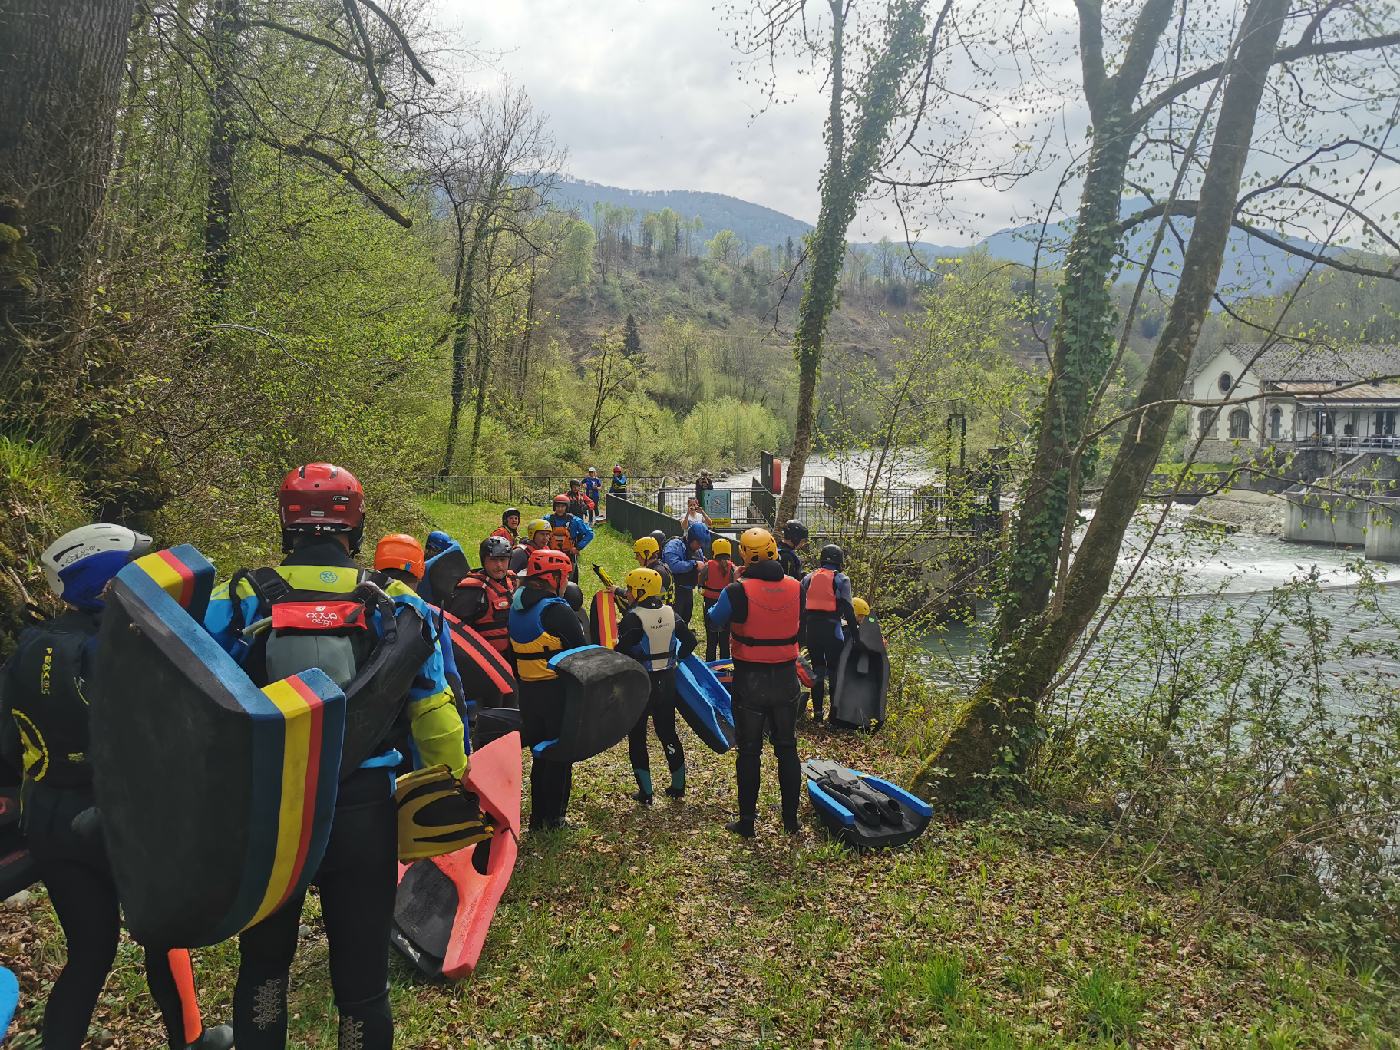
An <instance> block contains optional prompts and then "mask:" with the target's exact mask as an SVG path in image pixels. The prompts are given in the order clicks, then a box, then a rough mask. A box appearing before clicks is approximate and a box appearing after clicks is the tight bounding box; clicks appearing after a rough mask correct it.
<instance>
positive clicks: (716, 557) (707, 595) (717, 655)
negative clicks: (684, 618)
mask: <svg viewBox="0 0 1400 1050" xmlns="http://www.w3.org/2000/svg"><path fill="white" fill-rule="evenodd" d="M738 578H739V574H738V571H737V569H736V567H735V565H734V557H733V551H732V548H731V547H730V543H729V541H728V540H727V539H725V538H724V537H723V536H717V537H715V539H714V542H713V543H711V544H710V560H709V561H707V562H705V564H704V566H703V567H702V568H701V569H700V594H701V596H702V598H703V599H704V602H705V659H706V660H715V659H721V658H722V659H725V660H728V659H729V628H727V627H720V626H716V625H715V624H712V623H711V622H710V619H709V613H710V609H711V608H713V606H714V604H715V602H717V601H719V596H720V595H721V594H723V593H724V589H725V588H726V587H728V586H729V585H730V584H731V583H733V582H734V581H735V580H737V579H738Z"/></svg>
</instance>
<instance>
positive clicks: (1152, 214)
mask: <svg viewBox="0 0 1400 1050" xmlns="http://www.w3.org/2000/svg"><path fill="white" fill-rule="evenodd" d="M1321 196H1326V195H1325V194H1321ZM1329 199H1331V198H1329ZM1337 203H1338V204H1342V206H1343V207H1345V208H1346V210H1347V211H1349V212H1353V213H1356V209H1355V208H1354V207H1350V206H1348V205H1345V204H1344V203H1343V202H1341V201H1338V202H1337ZM1198 205H1199V202H1198V201H1171V202H1163V203H1161V204H1154V205H1152V206H1151V207H1148V208H1143V209H1142V210H1141V211H1139V212H1135V213H1134V214H1132V215H1129V216H1128V217H1127V218H1126V219H1124V220H1123V221H1122V222H1121V223H1119V224H1118V231H1119V235H1120V236H1122V235H1123V234H1125V233H1127V232H1128V231H1129V230H1131V229H1132V228H1133V227H1135V226H1140V225H1141V224H1142V223H1144V222H1149V221H1150V220H1152V219H1158V218H1161V217H1162V216H1164V215H1182V216H1186V217H1187V218H1194V217H1195V215H1196V209H1197V207H1198ZM1358 214H1359V213H1358ZM1363 218H1366V221H1367V222H1370V219H1369V218H1367V217H1365V216H1363ZM1230 225H1232V226H1234V227H1235V228H1236V229H1238V230H1243V231H1244V232H1245V233H1247V234H1249V236H1251V237H1253V238H1255V239H1257V240H1261V241H1263V242H1264V243H1265V244H1269V245H1272V246H1273V247H1275V248H1277V249H1279V250H1280V251H1284V252H1287V253H1288V254H1289V255H1295V256H1297V257H1298V258H1299V259H1307V260H1308V261H1309V262H1315V263H1318V264H1320V265H1322V266H1329V267H1331V268H1332V269H1334V270H1341V271H1343V272H1344V273H1354V274H1357V275H1358V276H1360V277H1378V278H1380V279H1382V280H1389V281H1394V280H1400V275H1398V274H1397V271H1400V262H1397V263H1396V264H1395V265H1394V266H1392V267H1391V268H1390V269H1389V270H1373V269H1371V268H1370V267H1369V266H1361V265H1360V264H1358V263H1349V262H1347V261H1346V260H1344V259H1339V258H1337V257H1335V256H1330V255H1321V254H1319V253H1317V252H1314V251H1310V250H1308V249H1307V248H1303V247H1301V246H1300V245H1296V244H1291V243H1289V242H1288V241H1286V240H1284V239H1283V238H1282V237H1279V236H1277V235H1276V234H1272V233H1268V232H1267V231H1265V230H1261V229H1260V228H1259V227H1258V226H1254V225H1252V224H1250V223H1248V222H1245V221H1244V220H1243V219H1241V218H1240V217H1239V216H1238V215H1235V216H1234V217H1232V218H1231V220H1230ZM1388 239H1389V238H1387V240H1388Z"/></svg>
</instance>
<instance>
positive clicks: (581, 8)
mask: <svg viewBox="0 0 1400 1050" xmlns="http://www.w3.org/2000/svg"><path fill="white" fill-rule="evenodd" d="M435 2H436V4H437V11H438V14H437V19H438V21H439V22H440V24H441V26H442V27H443V28H444V29H447V30H449V31H450V32H451V33H452V34H453V35H454V36H455V37H456V38H457V39H458V40H460V41H463V42H469V43H474V44H475V45H477V46H479V47H480V48H481V49H482V50H484V51H492V52H497V53H498V57H495V58H494V59H492V67H491V68H485V69H477V70H474V71H470V72H467V73H466V74H465V78H466V80H467V82H468V83H471V84H476V85H483V86H484V85H486V84H489V83H491V82H492V81H493V80H496V79H497V78H499V77H501V76H507V77H509V78H510V79H511V80H512V81H514V82H515V83H517V84H520V85H521V86H523V87H524V88H525V89H526V90H527V91H528V92H529V94H530V96H531V98H532V99H533V101H534V103H535V105H536V107H537V108H538V109H539V110H540V111H541V112H542V113H544V114H545V115H547V116H548V117H549V119H550V123H551V126H552V129H553V132H554V135H555V136H556V138H557V140H558V141H559V142H560V143H561V144H562V145H564V146H565V147H567V149H568V153H569V158H568V163H567V166H566V170H567V171H568V173H569V174H571V175H573V176H575V177H578V178H582V179H589V180H592V181H594V182H601V183H605V184H607V185H612V186H623V187H627V188H629V189H642V190H709V191H712V192H716V193H728V194H731V195H733V196H735V197H741V198H743V199H744V200H749V201H754V202H755V203H758V204H763V205H767V206H768V207H770V208H776V209H777V210H778V211H781V212H785V213H787V214H789V215H793V216H796V217H797V218H800V219H804V220H806V221H807V222H814V221H815V220H816V216H817V180H818V177H819V175H820V171H821V163H822V151H823V144H822V124H823V120H824V116H825V114H824V101H823V98H822V96H821V93H820V89H819V86H818V85H817V84H816V83H815V82H813V81H812V79H811V78H801V77H788V78H785V80H784V82H783V86H784V87H785V88H786V89H787V94H788V96H789V98H790V101H789V102H787V104H785V105H782V106H780V107H778V108H775V109H772V110H770V111H768V112H764V113H759V114H757V115H755V110H756V108H757V107H758V105H759V103H760V102H761V98H760V93H759V91H758V89H757V87H755V86H754V85H753V84H751V83H748V82H745V81H743V80H741V79H740V75H739V71H738V70H737V69H736V67H735V59H736V52H735V50H734V47H733V45H732V41H731V38H730V37H729V36H727V35H726V34H725V31H724V27H723V26H722V25H721V22H720V17H719V15H718V14H717V13H716V12H715V11H713V10H712V9H711V4H710V2H709V0H494V2H487V3H483V2H481V0H435ZM1057 176H1058V172H1056V173H1055V174H1054V175H1053V176H1052V175H1050V174H1049V173H1047V174H1046V176H1045V180H1044V181H1046V182H1048V184H1049V185H1050V186H1053V184H1054V181H1055V178H1056V177H1057ZM1034 192H1035V191H1034V188H1032V187H1030V186H1027V187H1026V188H1025V189H1024V190H1023V191H1022V192H1020V193H1018V194H1015V195H1011V194H1003V193H999V192H996V191H993V190H980V189H977V188H974V190H972V191H970V192H969V196H972V195H974V194H975V195H976V196H977V198H978V199H977V201H976V203H975V207H974V206H973V205H972V204H971V203H969V207H968V209H966V210H967V211H968V212H972V211H975V212H977V213H978V214H979V217H978V218H977V219H975V220H974V223H973V225H974V226H975V227H977V228H980V232H981V233H983V234H987V233H992V232H994V231H995V230H997V229H999V228H1001V227H1003V226H1006V225H1008V224H1010V223H1012V222H1013V221H1017V220H1020V219H1023V218H1024V217H1025V215H1026V212H1027V208H1028V207H1029V201H1030V199H1031V198H1032V197H1033V196H1034ZM1047 195H1048V194H1047ZM885 212H886V209H876V208H868V209H866V213H865V214H863V215H862V217H861V218H860V220H858V222H857V224H856V227H857V228H853V230H852V239H853V240H865V239H875V238H878V237H879V236H880V235H881V234H888V235H889V236H891V237H892V238H896V239H897V238H900V237H902V236H903V227H902V225H901V223H900V221H899V219H898V217H897V216H896V215H894V214H886V213H885ZM923 239H925V240H929V241H935V242H938V243H947V244H955V243H971V242H972V241H974V240H976V237H972V236H969V234H968V233H967V232H966V230H965V229H963V230H960V229H956V228H954V226H953V225H952V224H950V223H948V222H947V221H946V220H941V221H939V222H936V223H934V224H932V225H930V226H929V227H928V228H926V229H925V230H924V236H923Z"/></svg>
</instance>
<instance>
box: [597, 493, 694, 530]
mask: <svg viewBox="0 0 1400 1050" xmlns="http://www.w3.org/2000/svg"><path fill="white" fill-rule="evenodd" d="M608 524H609V525H610V526H611V527H612V528H614V529H616V530H617V531H618V532H624V533H626V534H627V535H628V536H631V537H632V538H633V539H634V540H635V539H637V538H638V537H640V536H646V535H648V534H650V533H652V532H655V531H657V530H660V531H661V532H664V533H665V534H666V535H667V536H679V535H680V534H681V523H680V520H679V519H678V518H674V517H671V516H670V515H668V514H662V513H661V512H660V511H656V510H653V509H652V508H651V507H649V506H647V505H646V504H645V503H637V502H634V501H632V500H630V499H626V500H624V499H610V500H608Z"/></svg>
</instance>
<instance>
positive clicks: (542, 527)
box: [525, 518, 554, 540]
mask: <svg viewBox="0 0 1400 1050" xmlns="http://www.w3.org/2000/svg"><path fill="white" fill-rule="evenodd" d="M537 532H548V533H549V534H550V535H553V534H554V526H553V525H551V524H550V523H549V522H547V521H545V520H544V519H543V518H536V519H535V520H534V521H532V522H530V524H528V525H526V526H525V535H526V537H527V538H529V539H532V540H533V539H534V538H535V533H537Z"/></svg>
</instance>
